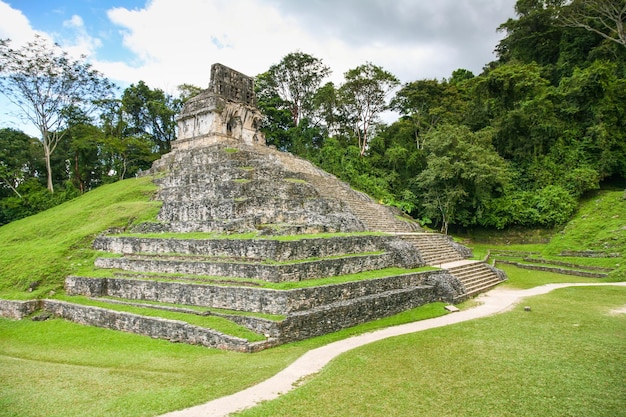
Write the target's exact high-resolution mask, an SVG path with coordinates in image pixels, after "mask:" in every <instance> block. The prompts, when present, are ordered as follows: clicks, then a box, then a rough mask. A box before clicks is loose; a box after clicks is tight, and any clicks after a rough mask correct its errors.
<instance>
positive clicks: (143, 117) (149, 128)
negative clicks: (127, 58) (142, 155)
mask: <svg viewBox="0 0 626 417" xmlns="http://www.w3.org/2000/svg"><path fill="white" fill-rule="evenodd" d="M122 106H123V111H124V113H125V114H126V115H127V117H128V127H127V128H128V129H129V130H130V131H129V132H128V133H129V134H131V135H146V136H147V137H148V138H149V139H150V140H151V141H152V142H153V143H154V146H155V147H156V148H157V149H158V151H159V153H160V154H164V153H167V152H169V151H170V149H171V143H172V140H174V139H176V115H177V114H178V113H179V112H180V109H181V108H182V101H181V100H179V99H176V98H174V97H173V96H172V95H170V94H166V93H165V92H164V91H163V90H161V89H158V88H155V89H151V88H150V87H148V85H146V83H145V82H143V81H139V82H138V83H137V85H135V84H131V85H130V87H128V88H126V89H125V90H124V93H123V94H122Z"/></svg>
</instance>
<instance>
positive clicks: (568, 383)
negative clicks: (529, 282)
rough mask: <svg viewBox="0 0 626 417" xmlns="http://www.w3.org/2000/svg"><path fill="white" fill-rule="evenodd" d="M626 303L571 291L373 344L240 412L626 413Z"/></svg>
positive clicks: (621, 295) (616, 291)
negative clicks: (615, 311)
mask: <svg viewBox="0 0 626 417" xmlns="http://www.w3.org/2000/svg"><path fill="white" fill-rule="evenodd" d="M625 300H626V288H610V287H609V288H607V287H604V288H571V289H563V290H558V291H556V292H554V293H552V294H548V295H545V296H540V297H533V298H531V299H528V300H525V301H524V304H523V305H520V306H518V307H516V308H515V309H514V310H513V311H511V312H508V313H505V314H501V315H498V316H494V317H490V318H485V319H480V320H476V321H472V322H466V323H462V324H458V325H454V326H450V327H446V328H439V329H434V330H430V331H426V332H421V333H415V334H411V335H407V336H402V337H396V338H392V339H387V340H384V341H381V342H377V343H374V344H370V345H366V346H364V347H361V348H358V349H356V350H353V351H350V352H349V353H347V354H344V355H342V356H340V357H339V358H337V359H336V360H334V361H333V362H332V363H331V364H330V365H329V366H328V367H326V368H324V369H323V370H322V371H321V373H320V374H319V375H317V376H315V377H314V378H312V379H309V380H307V381H305V383H304V384H303V385H302V386H301V387H299V388H297V389H296V390H294V391H292V392H290V393H288V394H286V395H284V396H282V397H280V398H279V399H277V400H274V401H271V402H268V403H265V404H263V405H261V406H258V407H255V408H253V409H250V410H248V411H246V412H242V413H239V414H237V415H238V416H241V417H253V416H290V417H298V416H303V417H304V416H306V417H315V416H324V417H326V416H370V417H375V416H381V417H387V416H437V415H440V416H456V417H463V416H490V417H499V416H511V417H514V416H515V417H523V416H529V417H530V416H533V417H534V416H542V417H550V416H554V417H561V416H580V417H594V416H596V417H605V416H613V417H620V416H626V408H624V404H626V390H624V380H625V379H626V367H625V366H624V364H625V363H626V314H621V315H610V314H609V312H610V311H611V310H612V309H615V308H618V307H624V303H625ZM524 305H530V306H531V307H532V311H531V312H525V311H524V309H523V306H524Z"/></svg>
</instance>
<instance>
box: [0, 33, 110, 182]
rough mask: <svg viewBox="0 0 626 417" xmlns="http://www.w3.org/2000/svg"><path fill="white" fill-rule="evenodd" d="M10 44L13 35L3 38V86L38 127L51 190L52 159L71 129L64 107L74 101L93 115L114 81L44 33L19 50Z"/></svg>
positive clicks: (0, 54) (0, 81)
mask: <svg viewBox="0 0 626 417" xmlns="http://www.w3.org/2000/svg"><path fill="white" fill-rule="evenodd" d="M10 45H11V41H10V40H8V39H4V40H0V75H1V76H0V89H1V91H2V93H3V94H4V95H5V96H6V97H7V98H8V99H9V100H10V101H11V102H12V103H13V104H15V105H16V106H17V107H18V108H19V109H20V111H21V116H22V117H24V118H25V119H26V120H28V121H29V122H31V123H32V124H33V125H34V126H35V127H37V129H38V130H39V133H40V135H41V138H40V139H41V143H42V145H43V153H44V159H45V163H46V171H47V176H48V181H47V187H48V190H49V191H50V192H53V191H54V185H53V181H52V165H51V161H50V158H51V156H52V154H53V153H54V151H55V149H56V147H57V145H58V144H59V142H60V141H61V140H62V139H63V136H64V135H65V133H66V132H67V129H66V127H67V120H66V118H65V117H64V113H63V112H64V109H66V108H68V107H70V106H74V107H78V108H81V109H82V110H83V112H84V113H85V114H90V113H91V112H92V111H93V110H94V109H95V101H96V100H98V99H102V98H104V97H107V96H109V95H110V94H111V90H112V88H113V84H112V83H111V82H109V81H108V80H107V79H106V78H105V77H103V76H102V74H100V73H99V72H98V71H96V70H94V69H93V68H92V67H91V65H90V64H88V63H86V62H85V57H84V56H82V57H81V58H80V59H78V60H75V59H73V58H71V57H70V56H69V55H68V54H67V53H66V52H64V51H63V50H62V49H61V48H60V46H59V45H57V44H54V45H51V44H50V43H49V42H47V41H46V40H45V39H44V38H42V37H40V36H36V37H35V39H34V40H33V41H31V42H28V43H27V44H26V45H24V46H22V47H21V48H19V49H12V48H11V46H10Z"/></svg>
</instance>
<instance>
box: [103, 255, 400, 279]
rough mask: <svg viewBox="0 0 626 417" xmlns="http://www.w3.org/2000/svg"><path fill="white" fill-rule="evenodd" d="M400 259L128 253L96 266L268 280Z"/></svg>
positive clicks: (354, 270)
mask: <svg viewBox="0 0 626 417" xmlns="http://www.w3.org/2000/svg"><path fill="white" fill-rule="evenodd" d="M396 261H397V259H396V257H395V256H393V255H392V254H389V253H382V254H372V255H355V256H348V257H338V258H330V259H321V260H314V261H302V262H292V263H283V264H261V263H248V262H226V261H224V262H215V261H210V262H209V261H195V260H187V259H184V260H181V259H172V260H168V259H161V258H159V257H141V256H125V257H121V258H97V259H96V261H95V266H96V267H98V268H105V269H119V270H123V271H134V272H144V273H150V272H156V273H172V274H176V273H179V274H188V275H203V276H218V277H236V278H247V279H259V280H263V281H268V282H286V281H302V280H308V279H316V278H324V277H333V276H339V275H348V274H355V273H359V272H363V271H373V270H378V269H384V268H389V267H393V266H397V262H396Z"/></svg>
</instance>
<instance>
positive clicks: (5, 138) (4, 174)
mask: <svg viewBox="0 0 626 417" xmlns="http://www.w3.org/2000/svg"><path fill="white" fill-rule="evenodd" d="M36 145H39V143H38V142H37V140H36V139H33V138H31V137H30V136H28V135H27V134H26V133H24V132H21V131H19V130H15V129H9V128H5V129H0V189H2V188H8V189H9V190H11V192H12V193H14V194H15V195H16V196H17V197H18V198H22V195H21V194H20V192H19V191H18V188H19V186H20V185H21V184H23V183H24V181H26V179H28V178H29V177H31V176H33V175H34V168H33V166H32V161H33V160H34V159H36V157H35V155H33V151H34V149H35V148H37V147H38V146H36ZM39 149H41V148H39ZM7 191H8V190H7Z"/></svg>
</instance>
